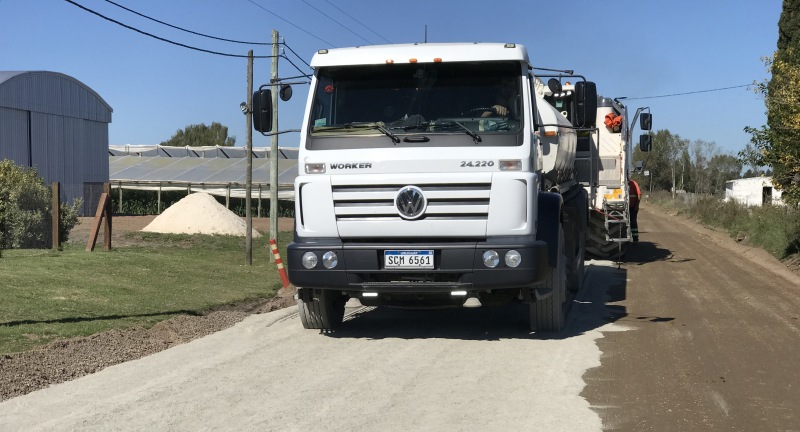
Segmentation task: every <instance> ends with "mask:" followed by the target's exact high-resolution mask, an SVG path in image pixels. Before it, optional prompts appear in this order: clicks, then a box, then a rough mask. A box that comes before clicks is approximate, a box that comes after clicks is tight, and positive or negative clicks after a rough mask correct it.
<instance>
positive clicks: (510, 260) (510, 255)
mask: <svg viewBox="0 0 800 432" xmlns="http://www.w3.org/2000/svg"><path fill="white" fill-rule="evenodd" d="M505 261H506V265H507V266H509V267H512V268H514V267H517V266H519V265H520V264H521V263H522V255H520V253H519V252H517V251H515V250H510V251H508V252H506V259H505Z"/></svg>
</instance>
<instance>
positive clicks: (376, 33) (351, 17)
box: [324, 0, 392, 43]
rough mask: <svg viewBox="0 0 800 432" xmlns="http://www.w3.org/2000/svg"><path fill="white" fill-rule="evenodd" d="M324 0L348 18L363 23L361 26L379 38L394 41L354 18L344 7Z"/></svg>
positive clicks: (388, 41) (387, 41)
mask: <svg viewBox="0 0 800 432" xmlns="http://www.w3.org/2000/svg"><path fill="white" fill-rule="evenodd" d="M324 1H325V3H328V4H329V5H331V6H333V7H334V8H336V9H338V10H339V12H341V13H343V14H345V15H346V16H347V17H348V18H350V19H351V20H353V21H355V22H357V23H359V24H361V26H362V27H364V28H365V29H367V30H369V31H371V32H372V33H374V34H375V35H376V36H378V37H379V38H381V39H383V40H385V41H386V43H392V42H391V41H390V40H389V39H386V38H385V37H383V36H382V35H380V34H379V33H378V32H376V31H375V30H373V29H371V28H369V27H368V26H367V25H366V24H364V23H362V22H361V21H359V20H357V19H355V18H354V17H353V16H352V15H350V14H349V13H347V12H345V11H344V10H343V9H342V8H340V7H339V6H336V5H335V4H333V3H331V2H329V1H328V0H324Z"/></svg>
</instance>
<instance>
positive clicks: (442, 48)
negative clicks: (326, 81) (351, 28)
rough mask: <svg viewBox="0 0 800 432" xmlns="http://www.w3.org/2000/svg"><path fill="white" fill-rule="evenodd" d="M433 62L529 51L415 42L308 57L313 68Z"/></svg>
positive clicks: (519, 57)
mask: <svg viewBox="0 0 800 432" xmlns="http://www.w3.org/2000/svg"><path fill="white" fill-rule="evenodd" d="M410 59H416V61H417V62H418V63H433V62H434V59H441V61H442V62H461V61H502V60H511V61H519V62H525V64H529V62H528V51H527V50H526V49H525V47H524V46H523V45H520V44H513V43H508V44H502V43H478V42H475V43H414V44H394V45H367V46H358V47H352V48H334V49H328V50H319V51H317V53H316V54H314V57H313V58H312V59H311V66H312V67H315V68H316V67H320V66H348V65H364V64H386V63H398V64H399V63H410V62H411V61H410Z"/></svg>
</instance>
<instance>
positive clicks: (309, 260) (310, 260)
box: [301, 252, 319, 270]
mask: <svg viewBox="0 0 800 432" xmlns="http://www.w3.org/2000/svg"><path fill="white" fill-rule="evenodd" d="M301 261H302V262H303V267H305V268H307V269H308V270H311V269H313V268H314V267H316V266H317V262H318V261H319V259H318V258H317V254H315V253H314V252H306V253H304V254H303V258H302V259H301Z"/></svg>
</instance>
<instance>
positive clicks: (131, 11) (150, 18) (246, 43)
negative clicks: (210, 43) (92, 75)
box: [106, 0, 272, 45]
mask: <svg viewBox="0 0 800 432" xmlns="http://www.w3.org/2000/svg"><path fill="white" fill-rule="evenodd" d="M106 2H108V3H111V4H112V5H114V6H116V7H118V8H121V9H125V10H126V11H128V12H130V13H132V14H136V15H139V16H140V17H142V18H146V19H149V20H150V21H155V22H157V23H159V24H163V25H165V26H167V27H172V28H174V29H178V30H181V31H185V32H186V33H191V34H194V35H198V36H202V37H206V38H209V39H216V40H219V41H224V42H231V43H237V44H245V45H272V44H271V43H269V42H246V41H238V40H233V39H225V38H221V37H216V36H211V35H207V34H203V33H198V32H195V31H191V30H187V29H185V28H182V27H178V26H176V25H172V24H169V23H166V22H164V21H160V20H157V19H155V18H153V17H149V16H147V15H145V14H143V13H139V12H136V11H135V10H133V9H128V8H126V7H125V6H122V5H121V4H119V3H115V2H113V1H111V0H106Z"/></svg>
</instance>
